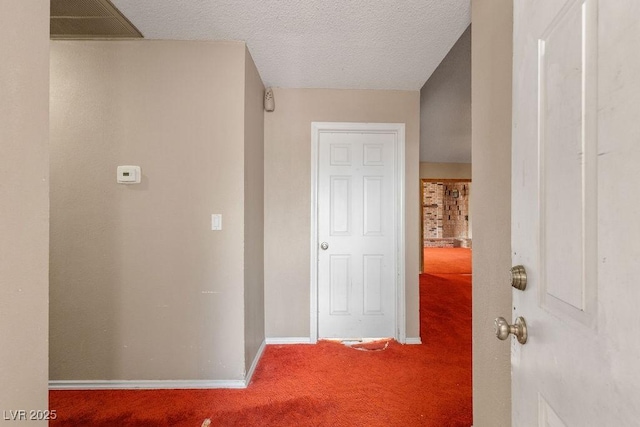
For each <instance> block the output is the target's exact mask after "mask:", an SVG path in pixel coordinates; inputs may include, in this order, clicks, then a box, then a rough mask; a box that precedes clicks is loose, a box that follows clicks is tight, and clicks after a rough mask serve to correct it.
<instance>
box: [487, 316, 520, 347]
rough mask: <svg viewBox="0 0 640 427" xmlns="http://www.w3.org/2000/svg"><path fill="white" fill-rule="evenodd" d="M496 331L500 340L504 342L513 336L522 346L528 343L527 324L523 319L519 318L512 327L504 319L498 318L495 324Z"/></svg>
mask: <svg viewBox="0 0 640 427" xmlns="http://www.w3.org/2000/svg"><path fill="white" fill-rule="evenodd" d="M495 330H496V337H498V339H499V340H503V341H504V340H506V339H507V338H509V335H513V336H515V337H516V339H517V340H518V342H519V343H520V344H525V343H526V342H527V337H528V335H527V323H526V322H525V321H524V318H522V317H518V318H517V319H516V323H514V324H513V325H510V324H509V323H508V322H507V320H506V319H505V318H504V317H498V318H497V319H496V322H495Z"/></svg>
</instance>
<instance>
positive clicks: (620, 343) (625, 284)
mask: <svg viewBox="0 0 640 427" xmlns="http://www.w3.org/2000/svg"><path fill="white" fill-rule="evenodd" d="M639 9H640V8H639V7H638V5H637V4H636V3H634V2H632V1H620V2H617V1H616V2H608V1H600V2H598V1H596V0H569V1H566V2H558V1H556V0H523V1H518V2H514V73H513V76H514V85H513V121H514V123H513V147H512V156H513V159H512V165H513V171H512V251H513V252H512V260H513V263H514V265H517V264H522V265H524V266H525V268H526V269H527V275H528V284H527V288H526V289H525V290H524V291H518V290H514V291H513V307H514V313H513V317H514V318H515V317H517V316H523V317H524V318H525V319H526V321H527V326H528V332H529V340H528V342H527V343H526V344H525V345H524V346H522V345H520V344H518V343H517V342H516V341H515V340H513V341H512V344H511V345H512V393H513V396H512V405H513V408H512V409H513V414H512V419H513V424H514V425H515V426H533V425H540V426H573V425H576V426H577V425H580V426H601V425H603V426H604V425H634V424H635V423H637V419H638V417H639V416H640V388H638V387H637V383H638V381H640V368H639V367H638V363H637V362H638V359H637V355H638V354H640V344H638V340H636V339H635V336H637V333H638V332H640V330H639V327H638V324H639V323H638V316H637V314H636V312H637V309H636V308H635V306H633V307H632V305H631V304H628V303H627V301H628V300H629V298H631V299H632V300H633V301H635V302H636V303H637V301H639V300H640V299H639V298H640V291H638V289H639V288H640V287H638V286H637V284H636V283H635V281H634V280H633V277H634V275H633V274H632V272H631V269H632V267H633V266H638V258H637V257H638V255H640V244H639V243H638V241H639V239H638V238H637V236H639V235H640V234H638V233H639V232H640V227H638V221H637V218H635V215H637V214H638V213H639V212H640V197H638V196H640V194H639V193H638V192H637V190H635V193H634V196H631V195H630V194H628V193H625V192H624V190H623V188H622V187H621V186H618V185H616V184H615V183H617V182H621V181H622V182H635V183H636V184H637V183H638V182H640V173H639V172H638V170H639V169H638V167H637V162H640V150H639V149H638V147H639V146H640V145H638V142H637V141H638V138H639V137H640V126H639V125H638V120H637V119H634V120H630V117H634V116H635V117H637V116H638V115H639V114H640V106H639V105H640V103H638V102H637V101H638V99H640V98H638V96H639V95H640V79H639V77H638V76H639V75H640V74H638V72H640V59H639V57H638V55H637V54H635V53H633V52H635V50H637V48H636V46H637V45H638V44H637V43H638V41H639V40H638V39H640V37H638V35H637V34H638V33H640V14H639V13H640V10H639ZM634 38H635V39H634ZM614 46H615V47H614ZM605 88H606V89H605ZM623 117H624V118H627V120H623V119H622V118H623ZM614 123H615V126H614V125H613V124H614ZM631 141H633V143H632V142H631ZM631 159H633V160H631ZM631 164H636V166H633V167H631V166H630V165H631ZM625 188H626V189H627V191H628V189H629V187H627V186H625ZM632 212H635V215H634V214H632ZM625 218H626V220H625ZM629 236H635V237H633V238H630V237H629ZM614 265H615V268H614V267H613V266H614ZM614 313H615V314H614ZM612 314H614V316H615V321H613V318H612V317H611V315H612ZM618 322H619V323H618ZM621 325H624V328H625V329H626V328H627V327H628V328H629V329H627V334H626V336H623V335H625V334H623V333H621V331H619V328H620V326H621ZM632 337H634V338H632Z"/></svg>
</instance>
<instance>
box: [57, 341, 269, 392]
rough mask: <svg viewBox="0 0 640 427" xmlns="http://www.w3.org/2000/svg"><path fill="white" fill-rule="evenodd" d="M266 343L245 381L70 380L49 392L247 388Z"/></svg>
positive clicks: (254, 359) (257, 355)
mask: <svg viewBox="0 0 640 427" xmlns="http://www.w3.org/2000/svg"><path fill="white" fill-rule="evenodd" d="M265 346H266V343H265V341H262V344H260V348H259V349H258V352H257V353H256V357H254V358H253V363H252V364H251V367H250V368H249V371H248V372H247V375H246V377H245V379H244V380H133V381H127V380H95V381H92V380H70V381H66V380H65V381H49V390H135V389H137V390H156V389H214V388H246V387H247V386H248V385H249V383H250V382H251V377H252V376H253V373H254V372H255V370H256V366H258V362H259V361H260V358H261V357H262V353H263V352H264V349H265Z"/></svg>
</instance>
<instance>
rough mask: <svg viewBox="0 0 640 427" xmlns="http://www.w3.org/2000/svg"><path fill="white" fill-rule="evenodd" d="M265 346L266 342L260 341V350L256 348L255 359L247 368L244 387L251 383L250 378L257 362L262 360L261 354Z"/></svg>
mask: <svg viewBox="0 0 640 427" xmlns="http://www.w3.org/2000/svg"><path fill="white" fill-rule="evenodd" d="M266 346H267V343H266V341H262V344H260V348H258V352H257V353H256V357H254V358H253V363H251V367H250V368H249V371H248V372H247V375H245V377H244V384H245V387H248V386H249V384H250V383H251V378H252V377H253V373H254V372H255V370H256V366H258V362H259V361H260V358H262V353H264V349H265V347H266Z"/></svg>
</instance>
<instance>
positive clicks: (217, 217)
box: [211, 214, 222, 231]
mask: <svg viewBox="0 0 640 427" xmlns="http://www.w3.org/2000/svg"><path fill="white" fill-rule="evenodd" d="M211 229H212V230H214V231H218V230H222V214H212V215H211Z"/></svg>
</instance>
